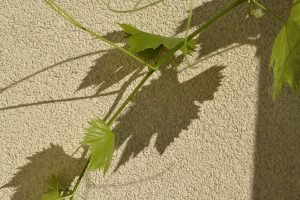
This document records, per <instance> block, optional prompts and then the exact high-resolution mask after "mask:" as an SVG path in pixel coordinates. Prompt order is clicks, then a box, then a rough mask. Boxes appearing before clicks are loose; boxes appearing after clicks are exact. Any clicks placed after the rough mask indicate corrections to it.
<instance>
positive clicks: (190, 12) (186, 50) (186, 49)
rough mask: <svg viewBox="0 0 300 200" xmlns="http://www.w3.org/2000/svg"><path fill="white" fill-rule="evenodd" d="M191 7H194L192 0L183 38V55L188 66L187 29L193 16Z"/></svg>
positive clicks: (188, 29)
mask: <svg viewBox="0 0 300 200" xmlns="http://www.w3.org/2000/svg"><path fill="white" fill-rule="evenodd" d="M193 8H194V0H190V5H189V14H188V20H187V24H186V29H185V39H184V50H185V53H184V57H185V60H186V62H187V64H188V66H191V63H190V61H189V58H188V55H187V52H188V36H189V31H190V28H191V22H192V17H193Z"/></svg>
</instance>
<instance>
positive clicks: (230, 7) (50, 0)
mask: <svg viewBox="0 0 300 200" xmlns="http://www.w3.org/2000/svg"><path fill="white" fill-rule="evenodd" d="M45 1H46V2H47V4H49V5H50V6H51V7H52V8H53V9H54V10H55V11H56V12H57V13H58V14H60V15H61V16H62V17H64V18H65V19H66V20H67V21H69V22H70V23H71V24H73V25H74V26H76V27H78V28H80V29H82V30H84V31H86V32H88V33H89V34H91V35H93V36H95V37H97V38H98V39H100V40H102V41H103V42H106V43H108V44H110V45H111V46H113V47H115V48H117V49H119V50H120V51H122V52H124V53H126V54H127V55H128V56H130V57H132V58H134V59H136V60H137V61H139V62H141V63H143V64H145V65H146V66H148V67H150V66H151V67H150V68H151V69H150V70H149V72H148V73H147V74H146V75H145V76H144V78H143V79H142V80H141V81H140V83H139V84H138V85H137V86H136V88H135V89H134V90H133V91H132V92H131V93H130V95H129V96H128V97H127V99H126V100H125V101H124V102H123V103H122V105H121V106H120V107H119V108H118V109H117V111H116V112H115V114H114V115H113V116H112V117H111V118H110V119H109V121H108V122H107V125H108V126H110V125H111V124H112V123H113V122H114V120H115V119H116V118H117V117H118V116H119V115H120V113H121V112H122V111H123V110H124V108H125V107H126V106H127V104H128V103H129V102H130V101H131V100H132V99H133V98H134V96H135V95H136V94H137V93H138V91H139V90H140V89H141V88H142V86H143V85H144V83H145V82H146V81H147V80H148V79H149V77H150V76H151V75H152V74H153V73H154V72H155V71H156V70H157V69H159V68H160V67H161V66H162V65H164V64H165V63H166V62H167V61H168V60H169V59H170V58H171V57H172V56H173V54H174V53H175V52H176V51H178V50H179V49H180V48H181V47H182V46H183V45H184V44H185V42H186V41H183V42H180V43H179V44H178V45H176V46H175V47H174V48H173V49H171V50H169V51H168V52H167V53H166V55H165V56H163V57H162V58H161V59H159V60H158V61H157V62H156V63H155V65H154V67H153V66H152V65H150V66H149V64H147V63H146V62H145V61H143V60H142V59H140V58H138V57H137V56H135V55H134V54H132V53H130V52H129V51H127V50H126V49H124V48H122V47H119V46H118V45H116V44H115V43H113V42H111V41H109V40H107V39H105V38H103V37H101V36H100V35H98V34H97V33H95V32H94V31H92V30H90V29H87V28H85V27H83V26H82V25H81V24H80V23H79V22H77V21H76V20H75V19H74V18H73V17H71V16H70V15H69V14H68V13H67V12H65V11H64V10H63V9H61V8H60V7H59V6H58V5H57V4H55V3H54V2H53V0H45ZM246 1H247V0H235V1H234V2H232V3H231V4H229V5H228V6H227V7H225V8H224V9H222V10H221V11H220V12H219V13H217V14H216V15H214V16H213V17H211V18H210V19H209V20H207V21H206V22H205V23H203V24H202V25H201V26H200V27H199V28H198V29H196V30H195V31H194V32H193V33H191V34H190V35H189V36H188V37H187V40H188V41H189V40H191V39H193V38H194V37H196V36H197V35H198V34H200V33H201V32H202V31H204V30H206V29H207V28H208V27H210V26H211V25H212V24H214V23H215V22H217V21H218V20H219V19H220V18H222V17H223V16H225V15H226V14H228V13H229V12H230V11H231V10H233V9H234V8H236V7H237V6H239V5H241V4H242V3H244V2H246ZM89 163H90V158H89V159H88V161H87V163H86V164H85V166H84V169H83V170H82V172H81V173H80V176H79V177H78V179H77V181H76V183H75V186H74V188H73V190H72V191H71V197H70V200H73V199H74V196H75V192H76V191H77V188H78V186H79V184H80V182H81V180H82V177H83V176H84V174H85V173H86V171H87V168H88V165H89Z"/></svg>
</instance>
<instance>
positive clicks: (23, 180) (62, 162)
mask: <svg viewBox="0 0 300 200" xmlns="http://www.w3.org/2000/svg"><path fill="white" fill-rule="evenodd" d="M86 151H87V149H85V150H84V152H83V153H82V156H81V157H80V158H74V157H72V156H70V155H68V154H66V153H65V151H64V150H63V148H62V147H61V146H59V145H54V144H51V145H50V148H48V149H44V150H43V151H41V152H37V153H36V154H34V155H32V156H30V157H28V158H27V160H28V161H29V162H28V163H27V164H25V165H24V166H22V167H20V168H19V169H18V172H17V173H16V174H15V175H14V177H13V178H12V179H11V180H10V182H9V183H7V184H5V185H3V186H1V188H7V187H14V188H15V193H14V194H13V196H12V197H11V200H24V199H26V200H40V199H41V196H42V194H43V193H44V192H46V191H47V188H48V185H47V182H48V179H49V178H50V177H51V176H52V175H55V176H57V177H58V179H59V181H60V184H61V186H62V188H63V189H68V188H69V187H70V184H71V183H72V182H73V180H74V179H75V177H76V176H79V175H80V172H81V170H82V168H83V166H84V165H85V163H86V162H87V159H86V158H85V155H86Z"/></svg>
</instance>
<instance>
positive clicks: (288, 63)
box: [271, 0, 300, 100]
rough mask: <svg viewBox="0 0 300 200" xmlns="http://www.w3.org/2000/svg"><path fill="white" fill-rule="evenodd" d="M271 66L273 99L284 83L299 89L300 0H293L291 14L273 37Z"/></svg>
mask: <svg viewBox="0 0 300 200" xmlns="http://www.w3.org/2000/svg"><path fill="white" fill-rule="evenodd" d="M271 67H273V69H274V92H273V99H274V100H275V99H276V98H277V97H278V95H279V94H280V92H281V89H282V87H283V86H284V85H285V84H287V85H289V86H290V87H291V88H292V89H293V90H294V91H297V90H299V86H300V0H294V2H293V7H292V10H291V14H290V16H289V18H288V20H287V22H286V23H285V25H284V26H283V27H282V29H281V30H280V32H279V34H278V35H277V37H276V39H275V42H274V45H273V50H272V56H271Z"/></svg>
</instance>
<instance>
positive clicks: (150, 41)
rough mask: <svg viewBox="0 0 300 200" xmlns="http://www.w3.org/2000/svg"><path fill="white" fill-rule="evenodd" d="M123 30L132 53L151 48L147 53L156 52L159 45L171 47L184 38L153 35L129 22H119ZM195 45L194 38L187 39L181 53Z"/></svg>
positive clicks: (190, 49) (189, 51)
mask: <svg viewBox="0 0 300 200" xmlns="http://www.w3.org/2000/svg"><path fill="white" fill-rule="evenodd" d="M119 25H120V27H121V28H122V29H123V31H124V32H125V33H126V34H127V36H128V37H127V42H128V45H129V50H130V52H132V53H135V54H138V53H140V52H144V51H145V50H148V49H151V50H154V51H149V52H147V53H150V54H151V55H153V54H156V55H157V54H158V52H159V47H161V46H163V47H165V48H167V49H172V48H174V47H175V46H176V45H178V44H179V43H181V42H184V40H185V39H184V38H176V37H165V36H160V35H155V34H151V33H147V32H144V31H141V30H139V29H137V28H136V27H134V26H132V25H130V24H119ZM195 47H196V40H194V39H192V40H189V41H188V44H187V50H186V49H185V48H181V49H180V50H181V51H182V52H183V53H186V54H188V53H191V52H192V51H193V50H194V49H195Z"/></svg>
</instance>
